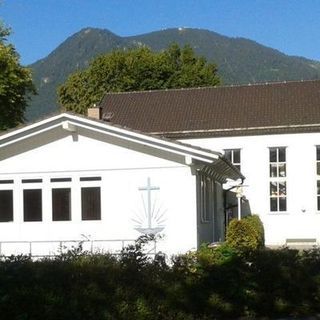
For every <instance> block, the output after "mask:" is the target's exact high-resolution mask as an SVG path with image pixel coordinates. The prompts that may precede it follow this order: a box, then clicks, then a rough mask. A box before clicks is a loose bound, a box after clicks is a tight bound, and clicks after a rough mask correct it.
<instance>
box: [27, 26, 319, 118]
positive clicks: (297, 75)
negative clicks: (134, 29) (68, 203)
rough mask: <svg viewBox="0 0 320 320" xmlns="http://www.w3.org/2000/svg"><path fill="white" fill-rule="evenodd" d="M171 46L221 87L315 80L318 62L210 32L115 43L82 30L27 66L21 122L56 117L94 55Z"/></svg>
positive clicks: (167, 33)
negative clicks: (29, 78) (208, 65)
mask: <svg viewBox="0 0 320 320" xmlns="http://www.w3.org/2000/svg"><path fill="white" fill-rule="evenodd" d="M173 42H175V43H178V44H179V45H180V46H184V45H186V44H189V45H190V46H191V47H193V49H194V50H195V52H196V53H197V54H199V55H202V56H205V57H206V58H207V60H208V61H210V62H214V63H216V64H217V66H218V70H219V75H220V76H221V78H222V82H223V84H247V83H256V82H268V81H285V80H286V81H290V80H313V79H320V62H318V61H313V60H309V59H305V58H302V57H294V56H288V55H285V54H283V53H281V52H280V51H278V50H275V49H272V48H268V47H265V46H263V45H261V44H259V43H257V42H254V41H252V40H248V39H244V38H230V37H226V36H223V35H220V34H218V33H215V32H213V31H208V30H202V29H190V28H175V29H167V30H161V31H155V32H151V33H147V34H142V35H137V36H131V37H120V36H118V35H116V34H114V33H112V32H110V31H109V30H102V29H95V28H86V29H83V30H81V31H79V32H78V33H76V34H74V35H72V36H71V37H69V38H68V39H67V40H65V41H64V42H63V43H62V44H61V45H60V46H58V47H57V48H56V49H55V50H54V51H53V52H52V53H50V54H49V55H48V56H47V57H46V58H44V59H41V60H39V61H37V62H35V63H34V64H32V65H30V66H29V67H30V68H31V69H32V71H33V78H34V82H35V85H36V87H37V88H38V95H37V96H35V97H33V98H32V101H31V103H30V106H29V107H28V109H27V112H26V118H27V119H28V120H33V119H35V118H38V117H40V116H44V115H46V114H48V113H52V112H54V111H56V110H57V109H58V106H57V104H56V88H57V86H58V85H60V84H62V83H63V82H64V81H65V80H66V79H67V77H68V76H69V75H70V74H71V73H73V72H75V71H77V70H81V69H83V68H85V67H86V66H88V64H89V62H90V60H92V59H93V58H94V57H96V56H97V55H99V54H103V53H107V52H110V51H112V50H113V49H117V48H129V47H137V46H141V45H147V46H149V47H150V48H151V49H153V50H155V51H159V50H162V49H165V48H167V47H168V46H169V45H170V44H171V43H173Z"/></svg>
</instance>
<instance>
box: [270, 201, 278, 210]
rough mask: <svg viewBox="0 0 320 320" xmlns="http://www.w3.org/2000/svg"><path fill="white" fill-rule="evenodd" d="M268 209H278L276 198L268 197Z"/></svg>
mask: <svg viewBox="0 0 320 320" xmlns="http://www.w3.org/2000/svg"><path fill="white" fill-rule="evenodd" d="M270 210H271V211H278V198H270Z"/></svg>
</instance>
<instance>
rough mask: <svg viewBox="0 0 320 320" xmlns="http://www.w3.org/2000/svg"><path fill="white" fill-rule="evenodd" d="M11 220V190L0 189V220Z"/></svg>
mask: <svg viewBox="0 0 320 320" xmlns="http://www.w3.org/2000/svg"><path fill="white" fill-rule="evenodd" d="M8 221H13V191H12V190H0V222H8Z"/></svg>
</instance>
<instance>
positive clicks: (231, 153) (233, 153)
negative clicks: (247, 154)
mask: <svg viewBox="0 0 320 320" xmlns="http://www.w3.org/2000/svg"><path fill="white" fill-rule="evenodd" d="M240 151H241V150H240V149H225V150H224V156H225V158H226V159H228V160H229V161H230V162H231V163H232V164H233V165H234V166H235V167H236V168H238V169H239V171H240V169H241V165H240V164H241V159H240V157H241V156H240Z"/></svg>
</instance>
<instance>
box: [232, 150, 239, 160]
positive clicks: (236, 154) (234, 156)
mask: <svg viewBox="0 0 320 320" xmlns="http://www.w3.org/2000/svg"><path fill="white" fill-rule="evenodd" d="M233 162H234V163H240V149H235V150H233Z"/></svg>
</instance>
